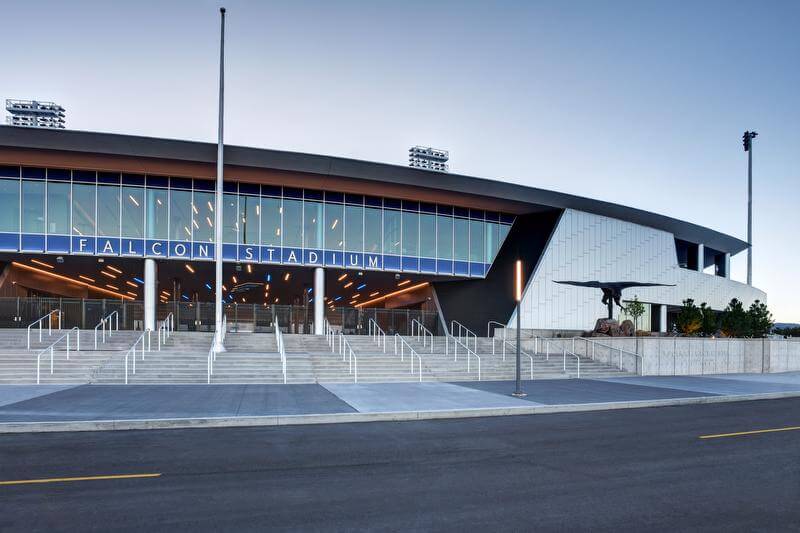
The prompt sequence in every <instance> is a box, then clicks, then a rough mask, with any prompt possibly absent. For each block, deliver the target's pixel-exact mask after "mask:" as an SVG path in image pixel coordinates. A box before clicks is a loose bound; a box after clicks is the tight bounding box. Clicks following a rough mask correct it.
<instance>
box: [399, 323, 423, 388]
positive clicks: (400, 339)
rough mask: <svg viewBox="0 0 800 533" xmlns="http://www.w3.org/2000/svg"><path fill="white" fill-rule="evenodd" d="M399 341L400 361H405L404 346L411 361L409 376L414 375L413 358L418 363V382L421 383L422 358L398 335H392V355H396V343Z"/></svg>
mask: <svg viewBox="0 0 800 533" xmlns="http://www.w3.org/2000/svg"><path fill="white" fill-rule="evenodd" d="M398 340H399V341H400V361H405V352H406V346H407V347H408V350H409V359H411V375H412V376H413V375H414V358H415V357H416V358H417V361H418V362H419V365H418V366H419V380H420V382H421V381H422V357H420V356H419V354H418V353H417V351H416V350H414V347H413V346H411V345H410V344H409V343H408V341H406V340H405V339H404V338H403V337H401V336H400V334H398V333H395V334H394V354H395V355H397V341H398Z"/></svg>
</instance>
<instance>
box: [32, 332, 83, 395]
mask: <svg viewBox="0 0 800 533" xmlns="http://www.w3.org/2000/svg"><path fill="white" fill-rule="evenodd" d="M76 330H77V334H76V336H75V349H76V350H78V351H79V350H80V349H81V330H80V329H78V326H75V327H74V328H72V329H70V330H69V331H68V332H66V333H64V334H63V335H61V336H60V337H59V338H57V339H56V340H55V342H53V343H52V344H51V345H50V346H48V347H47V348H45V349H43V350H40V351H39V352H38V353H37V354H36V384H37V385H39V383H40V379H41V364H42V355H43V354H45V353H46V352H49V353H50V373H51V374H52V373H53V370H54V364H53V362H54V355H55V347H56V345H57V344H58V343H59V342H61V340H62V339H66V340H67V342H66V344H67V360H69V336H70V334H71V333H72V332H73V331H76Z"/></svg>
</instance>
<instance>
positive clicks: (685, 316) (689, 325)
mask: <svg viewBox="0 0 800 533" xmlns="http://www.w3.org/2000/svg"><path fill="white" fill-rule="evenodd" d="M676 325H677V326H678V331H680V332H681V333H683V334H684V335H695V334H696V333H697V332H698V331H700V329H701V328H702V327H703V313H702V312H701V311H700V308H699V307H697V306H696V305H695V304H694V300H692V299H691V298H687V299H686V300H684V301H683V306H682V307H681V310H680V312H679V313H678V318H677V319H676Z"/></svg>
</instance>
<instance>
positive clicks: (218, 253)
mask: <svg viewBox="0 0 800 533" xmlns="http://www.w3.org/2000/svg"><path fill="white" fill-rule="evenodd" d="M219 14H220V28H219V124H218V127H219V130H218V139H217V190H216V195H215V196H216V202H217V208H216V209H215V210H214V248H215V250H214V252H215V255H214V263H215V264H214V267H215V272H216V276H215V282H214V288H215V291H214V328H215V331H216V333H217V335H216V342H215V344H214V351H215V352H224V351H225V346H224V345H223V344H222V181H223V172H224V167H225V163H224V159H223V138H222V125H223V117H224V104H225V98H224V97H225V8H224V7H221V8H220V10H219Z"/></svg>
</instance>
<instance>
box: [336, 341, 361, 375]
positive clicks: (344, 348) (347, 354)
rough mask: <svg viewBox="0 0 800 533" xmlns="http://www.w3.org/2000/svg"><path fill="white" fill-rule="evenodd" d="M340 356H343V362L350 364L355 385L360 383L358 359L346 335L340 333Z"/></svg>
mask: <svg viewBox="0 0 800 533" xmlns="http://www.w3.org/2000/svg"><path fill="white" fill-rule="evenodd" d="M339 354H340V355H341V356H342V361H347V362H348V364H349V372H350V374H352V375H353V383H358V357H356V354H355V352H353V347H352V346H350V343H349V342H348V341H347V339H346V338H345V336H344V333H342V332H341V331H340V332H339Z"/></svg>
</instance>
